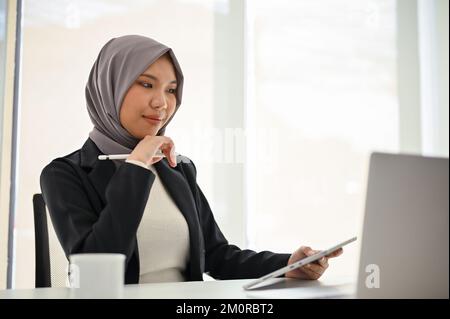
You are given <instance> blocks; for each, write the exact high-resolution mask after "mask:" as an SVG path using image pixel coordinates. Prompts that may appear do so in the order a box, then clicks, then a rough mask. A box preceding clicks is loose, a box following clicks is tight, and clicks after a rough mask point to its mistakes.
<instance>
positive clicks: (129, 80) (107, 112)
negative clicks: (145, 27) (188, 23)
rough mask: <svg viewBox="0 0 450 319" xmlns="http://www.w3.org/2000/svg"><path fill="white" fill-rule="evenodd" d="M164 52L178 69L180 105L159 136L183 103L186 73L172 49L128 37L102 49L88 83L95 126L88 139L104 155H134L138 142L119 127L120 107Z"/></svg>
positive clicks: (138, 36) (149, 41)
mask: <svg viewBox="0 0 450 319" xmlns="http://www.w3.org/2000/svg"><path fill="white" fill-rule="evenodd" d="M165 53H168V54H169V55H170V57H171V59H172V63H173V65H174V68H175V73H176V77H177V90H176V98H177V104H176V108H175V112H174V113H173V115H172V117H171V118H170V119H169V120H168V121H167V122H166V124H165V125H164V126H163V127H162V128H161V129H160V130H159V131H158V133H157V135H164V132H165V129H166V126H167V124H169V122H170V121H171V120H172V118H173V116H174V115H175V113H176V111H177V110H178V108H179V106H180V104H181V97H182V92H183V73H182V71H181V68H180V65H179V64H178V61H177V58H176V57H175V54H174V53H173V51H172V49H171V48H169V47H167V46H165V45H164V44H161V43H159V42H157V41H155V40H153V39H150V38H147V37H144V36H140V35H126V36H122V37H119V38H114V39H111V40H110V41H108V42H107V43H106V44H105V45H104V46H103V48H102V49H101V50H100V53H99V55H98V57H97V60H95V62H94V65H93V66H92V70H91V72H90V74H89V79H88V82H87V84H86V103H87V109H88V112H89V117H90V118H91V121H92V124H94V129H93V130H92V131H91V132H90V133H89V137H90V138H91V140H92V141H93V142H94V143H95V144H96V145H97V147H98V148H99V149H100V151H102V152H103V154H127V153H131V151H132V150H133V149H134V147H135V146H136V145H137V143H138V142H139V140H138V139H136V138H135V137H133V136H132V135H131V134H130V133H128V131H127V130H126V129H125V128H124V127H123V126H122V125H121V124H120V119H119V114H120V107H121V105H122V101H123V99H124V97H125V95H126V93H127V92H128V89H129V88H130V86H131V85H132V84H133V83H134V81H136V79H137V78H138V77H139V75H141V74H142V73H143V72H144V71H145V70H147V68H148V67H149V66H150V65H151V64H152V63H153V62H155V61H156V60H157V59H158V58H159V57H161V56H162V55H163V54H165Z"/></svg>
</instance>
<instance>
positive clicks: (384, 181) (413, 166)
mask: <svg viewBox="0 0 450 319" xmlns="http://www.w3.org/2000/svg"><path fill="white" fill-rule="evenodd" d="M448 164H449V163H448V158H432V157H423V156H414V155H399V154H384V153H374V154H372V155H371V158H370V169H369V178H368V186H367V194H366V207H365V216H364V224H363V233H362V238H361V253H360V260H359V273H358V283H357V289H356V297H357V298H448V297H449V292H448V289H449V283H448V280H449V276H448V273H449V232H448V230H449V193H448V192H449V189H448V188H449V180H448Z"/></svg>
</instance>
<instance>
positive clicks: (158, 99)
mask: <svg viewBox="0 0 450 319" xmlns="http://www.w3.org/2000/svg"><path fill="white" fill-rule="evenodd" d="M150 105H151V107H153V108H162V107H166V105H167V103H166V100H165V98H164V95H162V94H155V95H153V97H152V98H151V100H150Z"/></svg>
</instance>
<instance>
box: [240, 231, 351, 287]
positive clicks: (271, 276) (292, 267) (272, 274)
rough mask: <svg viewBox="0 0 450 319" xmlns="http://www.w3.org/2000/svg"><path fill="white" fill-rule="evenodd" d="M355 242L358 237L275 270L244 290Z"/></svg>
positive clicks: (247, 285) (254, 281) (251, 283)
mask: <svg viewBox="0 0 450 319" xmlns="http://www.w3.org/2000/svg"><path fill="white" fill-rule="evenodd" d="M355 240H356V237H353V238H350V239H349V240H346V241H344V242H342V243H340V244H338V245H336V246H333V247H331V248H329V249H326V250H323V251H321V252H319V253H317V254H315V255H312V256H309V257H305V258H302V259H300V260H299V261H296V262H295V263H293V264H290V265H288V266H285V267H283V268H280V269H278V270H275V271H274V272H271V273H270V274H267V275H265V276H262V277H260V278H258V279H255V280H253V281H251V282H249V283H248V284H246V285H244V286H243V288H244V289H245V290H249V289H251V288H253V287H254V286H256V285H258V284H260V283H262V282H263V281H265V280H267V279H269V278H275V277H278V276H281V275H284V274H285V273H287V272H288V271H291V270H294V269H297V268H299V267H302V266H305V265H307V264H309V263H312V262H313V261H316V260H319V259H320V258H322V257H325V256H328V255H329V254H331V253H332V252H334V251H336V250H338V249H339V248H341V247H343V246H345V245H347V244H350V243H351V242H353V241H355Z"/></svg>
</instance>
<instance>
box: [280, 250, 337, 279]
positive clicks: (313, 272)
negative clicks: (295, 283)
mask: <svg viewBox="0 0 450 319" xmlns="http://www.w3.org/2000/svg"><path fill="white" fill-rule="evenodd" d="M343 251H344V250H343V249H342V248H339V249H338V250H336V251H335V252H333V253H331V254H330V255H328V256H326V257H322V258H321V259H319V260H317V261H315V262H313V263H309V264H307V265H305V266H303V267H300V268H297V269H294V270H291V271H289V272H287V273H286V277H290V278H297V279H309V280H316V279H319V278H320V276H322V274H323V273H324V272H325V270H326V269H327V268H328V259H329V258H334V257H337V256H340V255H342V253H343ZM319 252H320V250H313V249H311V248H310V247H305V246H302V247H300V248H299V249H297V250H296V251H295V252H294V253H293V254H292V255H291V257H290V258H289V261H288V265H291V264H293V263H295V262H296V261H299V260H300V259H303V258H305V257H309V256H311V255H314V254H317V253H319Z"/></svg>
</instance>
